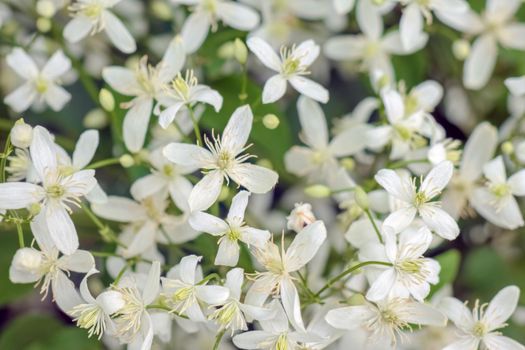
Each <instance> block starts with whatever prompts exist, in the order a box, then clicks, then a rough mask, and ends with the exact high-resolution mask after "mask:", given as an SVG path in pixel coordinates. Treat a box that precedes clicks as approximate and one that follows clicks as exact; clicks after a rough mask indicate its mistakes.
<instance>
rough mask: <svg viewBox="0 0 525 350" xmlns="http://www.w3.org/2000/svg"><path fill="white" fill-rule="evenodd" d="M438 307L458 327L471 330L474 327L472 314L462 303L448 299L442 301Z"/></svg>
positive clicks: (454, 299)
mask: <svg viewBox="0 0 525 350" xmlns="http://www.w3.org/2000/svg"><path fill="white" fill-rule="evenodd" d="M438 307H439V309H440V310H441V311H442V312H443V313H444V314H445V315H446V316H447V317H448V318H449V319H450V320H451V321H452V322H454V324H455V325H456V326H458V327H462V328H465V329H469V328H471V326H473V325H474V319H473V318H472V313H471V312H470V310H469V309H468V308H467V307H466V306H465V304H464V303H463V302H462V301H460V300H458V299H456V298H451V297H446V298H443V300H441V302H440V303H439V304H438Z"/></svg>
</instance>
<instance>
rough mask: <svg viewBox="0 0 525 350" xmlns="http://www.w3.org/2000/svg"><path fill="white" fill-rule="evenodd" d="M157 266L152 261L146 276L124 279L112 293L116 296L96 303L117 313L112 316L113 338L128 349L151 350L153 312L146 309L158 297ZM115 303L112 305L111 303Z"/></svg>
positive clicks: (158, 277) (158, 275) (155, 262)
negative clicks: (109, 307) (113, 325)
mask: <svg viewBox="0 0 525 350" xmlns="http://www.w3.org/2000/svg"><path fill="white" fill-rule="evenodd" d="M159 289H160V263H159V262H158V261H154V262H153V263H152V264H151V268H150V270H149V272H148V275H147V276H144V275H142V274H135V275H134V276H132V275H127V276H124V277H123V278H122V279H121V280H120V282H119V283H118V285H117V286H114V287H113V289H112V290H113V291H115V292H117V293H119V294H120V296H117V295H115V294H103V295H102V297H101V298H100V300H99V302H100V303H101V304H102V305H111V307H112V308H113V310H114V309H117V306H120V307H119V308H118V311H116V313H114V314H113V318H112V319H113V321H114V322H115V333H114V335H115V336H116V337H117V338H118V339H119V340H120V341H121V342H122V343H126V344H129V345H128V346H129V348H130V349H141V350H147V349H150V348H151V343H152V341H153V335H154V326H155V321H154V318H153V317H154V315H155V314H156V313H155V311H154V310H149V309H148V305H151V304H153V302H154V301H155V300H156V299H157V297H158V295H159ZM115 302H116V303H118V304H117V305H115V304H114V303H115Z"/></svg>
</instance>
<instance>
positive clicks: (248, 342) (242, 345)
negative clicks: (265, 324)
mask: <svg viewBox="0 0 525 350" xmlns="http://www.w3.org/2000/svg"><path fill="white" fill-rule="evenodd" d="M274 340H276V336H275V335H273V334H272V333H269V332H266V331H249V332H244V333H240V334H237V335H236V336H234V337H233V339H232V341H233V344H235V346H236V347H238V348H239V349H250V350H251V349H263V347H262V346H264V344H269V343H271V342H272V341H274Z"/></svg>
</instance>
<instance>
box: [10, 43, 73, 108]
mask: <svg viewBox="0 0 525 350" xmlns="http://www.w3.org/2000/svg"><path fill="white" fill-rule="evenodd" d="M6 62H7V64H8V65H9V67H11V68H12V69H13V70H14V71H15V72H16V74H17V75H19V76H20V77H21V78H23V79H24V80H25V82H24V83H23V84H22V85H21V86H20V87H18V88H17V89H16V90H15V91H13V92H11V93H10V94H9V95H7V96H6V97H5V98H4V103H5V104H7V105H9V107H11V108H12V109H13V110H14V111H15V112H18V113H20V112H23V111H25V110H26V109H28V108H29V107H30V106H31V105H33V104H34V105H35V106H43V105H44V104H47V105H48V106H49V107H51V109H52V110H54V111H60V110H61V109H62V108H63V107H64V105H65V104H66V103H67V102H68V101H69V100H70V99H71V95H70V94H69V92H67V91H66V90H65V89H64V88H62V87H61V86H60V77H61V76H62V75H64V74H65V73H67V72H68V71H69V70H70V69H71V61H70V60H69V58H67V57H66V56H65V55H64V53H63V52H62V51H60V50H59V51H56V52H55V53H54V54H53V56H51V58H50V59H49V60H48V61H47V63H46V64H45V65H44V67H43V68H42V69H39V68H38V66H37V65H36V63H35V62H34V61H33V59H32V58H31V57H30V56H29V55H28V54H27V53H26V52H25V51H24V50H23V49H21V48H18V47H17V48H14V49H13V51H12V52H11V53H10V54H9V55H7V57H6Z"/></svg>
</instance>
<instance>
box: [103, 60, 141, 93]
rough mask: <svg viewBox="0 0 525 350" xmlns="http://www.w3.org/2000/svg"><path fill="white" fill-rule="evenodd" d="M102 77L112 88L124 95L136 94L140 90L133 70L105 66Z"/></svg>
mask: <svg viewBox="0 0 525 350" xmlns="http://www.w3.org/2000/svg"><path fill="white" fill-rule="evenodd" d="M102 77H103V78H104V80H105V81H106V83H108V84H109V86H111V87H112V88H113V89H114V90H116V91H117V92H119V93H121V94H123V95H126V96H134V95H137V94H138V93H139V92H140V91H141V90H142V88H141V86H140V84H139V82H138V81H137V76H136V74H135V72H134V71H132V70H131V69H128V68H124V67H117V66H111V67H105V68H104V69H103V70H102Z"/></svg>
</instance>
